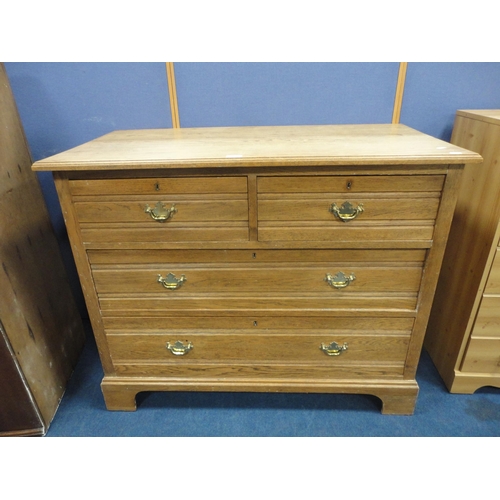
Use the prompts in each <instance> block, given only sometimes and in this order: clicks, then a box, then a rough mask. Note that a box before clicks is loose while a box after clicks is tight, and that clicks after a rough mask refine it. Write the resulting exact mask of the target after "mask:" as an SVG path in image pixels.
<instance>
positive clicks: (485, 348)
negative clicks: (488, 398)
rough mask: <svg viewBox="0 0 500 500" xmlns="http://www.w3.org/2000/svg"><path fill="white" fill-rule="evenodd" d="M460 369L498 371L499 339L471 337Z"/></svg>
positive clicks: (499, 363) (481, 371)
mask: <svg viewBox="0 0 500 500" xmlns="http://www.w3.org/2000/svg"><path fill="white" fill-rule="evenodd" d="M461 371H463V372H479V373H500V339H471V340H470V341H469V345H468V346H467V351H466V353H465V356H464V360H463V363H462V367H461Z"/></svg>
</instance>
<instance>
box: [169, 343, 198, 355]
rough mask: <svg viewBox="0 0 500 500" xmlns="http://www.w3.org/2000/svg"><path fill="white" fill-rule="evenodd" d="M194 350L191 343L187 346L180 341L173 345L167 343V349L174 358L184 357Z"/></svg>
mask: <svg viewBox="0 0 500 500" xmlns="http://www.w3.org/2000/svg"><path fill="white" fill-rule="evenodd" d="M192 348H193V344H192V343H191V342H188V343H187V345H184V344H183V343H182V342H181V341H180V340H177V342H174V343H173V344H171V343H170V342H167V349H168V350H169V351H170V352H171V353H172V354H173V355H174V356H184V355H185V354H187V353H188V352H189V351H190V350H191V349H192Z"/></svg>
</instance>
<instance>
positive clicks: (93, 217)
mask: <svg viewBox="0 0 500 500" xmlns="http://www.w3.org/2000/svg"><path fill="white" fill-rule="evenodd" d="M165 200H166V199H164V200H156V199H153V198H150V199H147V200H146V199H142V200H138V201H115V202H108V201H85V202H76V203H75V205H74V206H75V210H76V215H77V217H78V220H79V221H80V222H94V223H100V222H102V223H114V222H121V223H124V224H127V223H143V224H144V227H151V226H153V227H155V226H156V225H158V224H161V225H170V224H171V223H172V222H175V223H178V224H180V223H186V222H210V221H248V201H247V199H246V198H244V199H241V200H235V199H225V200H186V199H185V198H182V199H179V198H176V197H173V196H172V197H169V198H168V201H165ZM157 201H160V202H161V203H162V204H163V206H164V207H165V208H166V209H171V208H172V207H174V209H175V213H174V214H173V215H172V216H171V218H170V219H168V221H166V222H158V221H156V220H154V219H153V218H152V217H151V216H150V214H149V212H146V208H147V207H150V208H152V209H154V208H155V206H156V203H157Z"/></svg>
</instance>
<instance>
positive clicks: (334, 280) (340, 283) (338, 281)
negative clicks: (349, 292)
mask: <svg viewBox="0 0 500 500" xmlns="http://www.w3.org/2000/svg"><path fill="white" fill-rule="evenodd" d="M355 279H356V276H354V274H353V273H351V274H350V275H349V276H346V275H345V274H344V273H343V272H342V271H339V272H338V273H337V274H336V275H335V276H332V275H331V274H330V273H327V274H326V276H325V277H324V281H326V282H327V283H328V284H329V285H330V286H332V287H333V288H345V287H346V286H349V283H351V282H352V281H354V280H355Z"/></svg>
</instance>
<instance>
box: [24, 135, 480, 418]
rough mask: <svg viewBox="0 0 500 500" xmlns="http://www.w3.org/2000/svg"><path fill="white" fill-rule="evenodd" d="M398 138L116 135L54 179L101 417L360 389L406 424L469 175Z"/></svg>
mask: <svg viewBox="0 0 500 500" xmlns="http://www.w3.org/2000/svg"><path fill="white" fill-rule="evenodd" d="M480 160H481V157H480V156H479V155H478V154H476V153H471V152H469V151H467V150H464V149H461V148H459V147H456V146H453V145H451V144H448V143H445V142H442V141H439V140H437V139H434V138H431V137H429V136H426V135H424V134H421V133H419V132H417V131H415V130H412V129H410V128H408V127H405V126H393V125H352V126H296V127H238V128H207V129H175V130H142V131H117V132H113V133H111V134H108V135H106V136H104V137H102V138H99V139H96V140H94V141H91V142H89V143H87V144H84V145H82V146H79V147H77V148H75V149H73V150H70V151H67V152H64V153H61V154H59V155H56V156H53V157H51V158H47V159H44V160H41V161H39V162H37V163H36V164H35V165H34V169H35V170H52V171H53V172H54V178H55V183H56V187H57V191H58V194H59V198H60V202H61V206H62V210H63V214H64V217H65V221H66V225H67V228H68V234H69V238H70V241H71V245H72V249H73V253H74V257H75V261H76V264H77V268H78V271H79V275H80V279H81V284H82V289H83V292H84V294H85V297H86V301H87V306H88V311H89V316H90V319H91V322H92V326H93V330H94V334H95V337H96V341H97V346H98V349H99V353H100V357H101V361H102V365H103V369H104V379H103V381H102V385H101V387H102V391H103V394H104V398H105V401H106V406H107V408H108V409H110V410H134V409H135V408H136V402H135V397H136V394H137V393H138V392H141V391H156V390H166V391H191V390H193V391H267V392H274V391H276V392H277V391H281V392H327V393H339V392H341V393H366V394H372V395H375V396H377V397H379V398H380V399H381V400H382V403H383V404H382V411H383V412H384V413H396V414H397V413H400V414H411V413H412V412H413V411H414V405H415V400H416V396H417V393H418V385H417V383H416V381H415V371H416V366H417V363H418V359H419V355H420V350H421V346H422V341H423V336H424V332H425V328H426V325H427V320H428V316H429V311H430V307H431V303H432V299H433V296H434V289H435V286H436V281H437V276H438V274H439V270H440V267H441V262H442V257H443V251H444V246H445V243H446V240H447V236H448V230H449V225H450V222H451V216H452V213H453V209H454V206H455V201H456V188H457V182H458V180H459V177H460V174H461V171H462V167H463V164H464V163H474V162H479V161H480Z"/></svg>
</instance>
